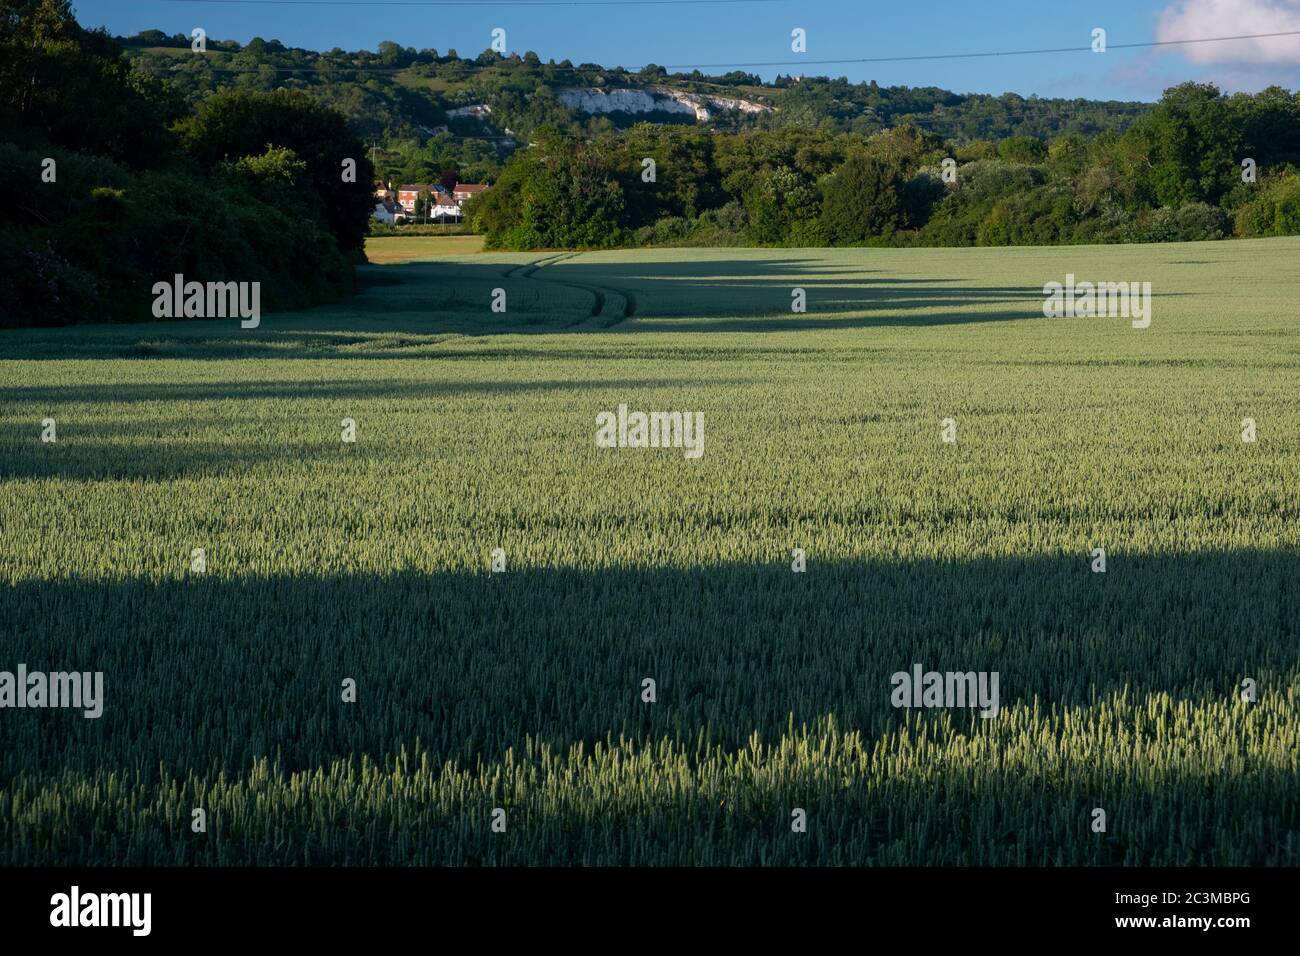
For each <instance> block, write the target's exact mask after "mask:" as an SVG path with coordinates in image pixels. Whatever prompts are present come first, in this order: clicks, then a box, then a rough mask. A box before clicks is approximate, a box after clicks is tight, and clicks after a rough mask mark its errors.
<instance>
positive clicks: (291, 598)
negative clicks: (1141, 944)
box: [0, 540, 1300, 783]
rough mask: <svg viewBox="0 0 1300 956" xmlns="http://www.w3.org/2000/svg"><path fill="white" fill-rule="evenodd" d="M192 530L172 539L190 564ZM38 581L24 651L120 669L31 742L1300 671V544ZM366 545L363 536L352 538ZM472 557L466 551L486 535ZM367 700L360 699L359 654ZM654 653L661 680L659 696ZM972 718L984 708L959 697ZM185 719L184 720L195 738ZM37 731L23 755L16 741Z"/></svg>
mask: <svg viewBox="0 0 1300 956" xmlns="http://www.w3.org/2000/svg"><path fill="white" fill-rule="evenodd" d="M193 544H194V542H190V541H184V542H177V543H176V552H177V561H178V564H179V565H180V566H185V565H187V564H188V555H189V549H190V547H191V546H192V545H193ZM205 544H207V546H208V547H209V562H210V569H211V573H210V574H209V575H206V576H203V575H193V576H190V577H188V578H184V579H179V580H164V581H148V580H134V579H133V580H124V581H114V582H104V583H101V582H96V581H91V580H82V579H77V578H70V579H66V580H55V581H41V582H36V581H32V582H23V583H20V584H18V585H16V586H11V587H6V588H5V589H4V590H3V591H0V621H2V622H3V624H2V625H0V638H2V639H3V642H4V644H5V647H6V649H7V656H6V659H7V660H8V661H10V662H12V663H16V662H25V663H26V664H27V666H28V668H29V669H32V670H37V669H42V668H46V669H51V670H66V669H76V670H87V669H96V670H102V671H104V673H105V681H106V687H107V695H108V703H107V705H106V708H105V712H104V716H103V717H102V718H101V719H99V720H84V719H82V718H80V717H74V716H72V715H68V714H53V713H49V712H39V711H9V712H7V714H6V716H5V720H4V721H3V722H2V723H0V740H3V742H4V747H3V748H2V749H3V752H4V756H2V757H0V769H2V770H3V772H0V783H3V778H4V777H5V776H6V775H7V774H10V773H12V772H13V771H14V770H15V768H16V767H18V766H19V765H20V764H22V765H28V766H31V765H32V764H36V765H39V766H41V767H42V768H43V769H45V770H51V771H52V770H55V769H59V768H63V767H71V768H73V769H78V770H91V769H93V768H95V767H99V766H103V765H112V766H116V767H118V768H119V769H125V768H134V769H138V770H141V771H142V772H148V771H149V769H150V768H151V767H156V766H157V765H158V763H159V762H160V761H162V762H165V763H168V764H173V763H180V764H182V765H185V766H193V767H202V768H218V769H220V768H224V769H227V770H231V771H234V770H238V769H240V768H246V767H247V765H248V763H249V761H250V760H251V759H252V758H254V757H257V756H265V755H275V754H279V755H280V758H281V759H282V760H283V761H284V763H285V766H287V767H289V768H303V767H311V766H316V765H319V763H320V762H321V761H322V760H325V759H328V758H330V757H332V756H347V755H349V754H359V753H385V752H395V750H396V749H397V748H398V747H400V746H401V744H402V743H403V742H409V741H411V740H413V739H414V738H416V737H418V738H419V739H420V740H421V741H422V742H423V744H424V746H426V747H427V748H428V749H429V750H430V752H431V753H432V754H434V755H435V756H436V757H437V758H438V759H440V760H442V759H465V760H469V761H471V763H472V761H473V760H474V759H475V758H476V757H477V756H478V755H481V754H483V753H492V754H499V753H501V752H504V751H505V749H507V748H509V747H511V746H519V745H520V744H521V743H522V742H523V740H524V738H525V736H529V735H531V736H534V737H538V738H541V739H543V740H549V741H552V742H554V743H555V744H556V745H557V746H568V745H569V744H571V743H574V742H578V741H585V742H587V743H588V744H594V743H595V742H598V741H601V740H604V739H606V738H607V737H608V736H609V735H611V734H613V735H615V736H618V735H625V736H627V737H629V738H633V739H640V740H647V739H651V738H654V737H659V736H665V735H666V736H670V737H674V738H676V739H680V740H687V741H689V740H694V739H696V738H697V737H698V735H699V734H700V733H702V732H703V733H706V735H707V736H708V737H709V738H710V739H712V740H714V741H717V742H720V743H722V744H725V745H727V746H741V745H743V744H744V742H745V741H746V740H747V739H748V736H749V734H750V733H752V732H753V731H756V730H757V731H758V732H760V733H761V734H764V735H768V736H771V735H775V734H780V733H781V732H782V731H783V730H785V729H786V728H787V725H788V720H789V719H790V718H791V716H792V715H793V717H794V719H795V720H796V721H812V720H815V719H818V718H819V717H821V716H822V715H825V714H828V713H830V714H834V715H835V716H836V718H837V720H838V721H839V722H840V724H841V726H844V727H848V728H855V729H860V730H862V732H863V733H864V734H865V735H866V736H867V737H868V738H870V737H873V736H876V735H878V734H880V733H882V732H884V731H885V730H887V729H889V728H891V727H896V726H897V725H898V722H899V721H901V720H904V719H906V717H907V712H906V711H905V710H898V709H895V708H894V707H892V706H891V703H890V692H891V683H890V678H891V675H892V674H894V673H895V672H898V671H906V670H908V669H909V668H910V667H911V666H912V665H913V664H916V663H920V664H922V665H924V667H925V668H926V669H927V670H929V669H934V670H941V671H948V670H958V671H971V670H973V671H997V672H998V673H999V674H1000V675H1001V677H1000V682H1001V691H1000V693H1001V705H1002V707H1004V708H1005V707H1008V706H1010V705H1012V704H1015V703H1032V702H1034V701H1037V702H1038V703H1039V704H1040V705H1041V706H1043V707H1050V706H1052V705H1057V706H1065V707H1086V706H1089V705H1090V704H1093V703H1095V702H1096V701H1097V700H1098V698H1100V697H1104V696H1106V695H1108V694H1111V693H1114V692H1119V691H1122V690H1125V689H1127V692H1128V693H1129V694H1130V695H1131V696H1132V697H1133V698H1134V699H1138V700H1141V699H1143V698H1144V697H1146V696H1148V695H1160V694H1168V695H1171V696H1172V697H1174V698H1189V699H1201V698H1213V699H1216V700H1221V699H1233V698H1235V696H1236V695H1237V693H1238V687H1239V685H1240V683H1241V681H1242V680H1243V679H1245V678H1248V677H1249V678H1252V679H1255V680H1256V681H1257V682H1258V686H1259V688H1260V693H1261V694H1284V695H1285V694H1286V693H1287V686H1286V682H1288V681H1290V682H1292V683H1294V681H1295V680H1296V676H1297V674H1298V673H1300V670H1298V668H1300V664H1298V663H1297V654H1296V648H1297V643H1298V641H1300V583H1298V582H1300V556H1298V555H1296V554H1293V553H1290V552H1281V551H1237V552H1222V553H1221V552H1214V553H1205V554H1195V555H1143V556H1132V557H1130V556H1126V555H1125V554H1124V553H1123V550H1122V549H1121V548H1115V549H1114V550H1112V552H1111V553H1110V555H1109V565H1108V570H1107V572H1106V573H1104V574H1094V573H1092V572H1091V570H1090V565H1089V558H1088V555H1087V554H1086V553H1085V554H1080V555H1077V556H1076V555H1070V556H1062V557H1058V558H1045V557H1038V558H1029V559H1021V560H1014V559H999V560H976V561H964V562H932V561H913V562H890V561H879V562H875V561H834V560H829V561H828V560H822V559H821V558H820V557H819V556H818V555H816V554H810V555H809V556H808V570H807V571H806V572H805V573H801V574H795V573H792V571H791V568H790V565H789V563H788V559H787V558H785V557H784V556H782V555H773V558H772V561H771V563H770V564H765V565H719V566H717V567H707V568H693V569H680V570H678V569H636V568H609V569H601V570H594V571H582V570H573V569H554V570H552V569H528V570H523V569H518V570H508V571H507V572H506V573H504V574H488V573H486V568H487V564H488V553H487V552H488V547H487V546H486V545H485V547H484V550H483V554H482V555H481V556H475V557H476V558H477V557H481V559H482V565H483V568H484V573H449V572H439V573H428V574H426V573H419V572H417V571H414V570H410V571H404V572H400V573H392V574H387V575H326V576H308V575H304V576H300V577H299V576H270V577H267V576H258V575H251V576H246V577H238V578H226V577H223V576H222V575H221V573H220V567H221V562H222V559H223V555H222V544H221V542H220V541H219V540H215V541H210V542H205ZM353 544H354V546H357V547H362V546H363V545H364V542H360V541H356V542H353ZM467 557H468V556H467ZM347 677H350V678H353V679H355V680H356V681H357V684H358V688H359V689H360V690H359V698H358V700H359V703H358V704H357V705H356V706H353V707H344V706H340V702H339V692H338V689H339V686H340V682H341V681H342V680H343V679H344V678H347ZM646 677H652V678H654V679H655V681H656V682H657V686H658V702H657V703H656V705H655V706H653V707H648V706H646V705H645V704H644V703H643V702H642V701H641V699H640V692H641V687H642V684H641V682H642V680H643V679H644V678H646ZM955 719H957V720H958V722H959V723H961V724H963V725H965V726H968V727H970V728H972V729H977V728H978V727H979V725H981V724H982V723H983V721H981V720H980V718H978V717H976V716H975V715H974V713H973V712H969V711H962V712H960V713H959V714H958V716H957V717H956V718H955ZM177 728H186V732H185V733H183V734H179V735H178V734H177ZM19 755H21V756H19Z"/></svg>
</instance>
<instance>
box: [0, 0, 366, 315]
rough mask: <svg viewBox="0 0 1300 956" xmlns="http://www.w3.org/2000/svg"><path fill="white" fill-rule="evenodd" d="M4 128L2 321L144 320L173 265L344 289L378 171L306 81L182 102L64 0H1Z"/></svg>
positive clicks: (289, 300)
mask: <svg viewBox="0 0 1300 956" xmlns="http://www.w3.org/2000/svg"><path fill="white" fill-rule="evenodd" d="M0 133H2V134H3V135H2V136H0V139H2V140H3V143H2V144H0V191H3V195H0V285H3V286H4V288H5V290H6V291H5V295H4V296H3V297H2V298H0V325H9V326H13V325H59V324H67V323H73V322H96V321H113V320H132V319H143V318H148V317H149V315H150V314H151V313H150V302H151V299H152V292H151V290H152V286H153V284H154V283H155V282H158V281H162V280H168V281H170V280H171V278H172V276H173V275H175V274H176V273H180V274H182V275H184V276H185V277H186V278H187V279H193V280H198V281H203V282H206V281H222V282H225V281H239V282H245V281H246V282H260V283H261V284H262V304H263V306H264V307H266V308H269V309H277V308H293V307H300V306H306V305H311V304H314V303H318V302H324V301H329V300H330V299H333V298H337V297H338V296H340V295H342V294H345V293H347V292H349V291H351V290H352V288H353V261H354V260H355V258H356V257H357V256H358V255H359V254H360V249H361V246H362V243H363V241H364V236H365V232H366V228H367V224H368V220H369V215H370V211H371V210H372V209H373V206H372V204H371V198H370V197H371V179H372V170H371V168H370V164H369V161H368V160H367V158H366V151H365V148H364V147H363V145H362V143H361V141H360V139H359V138H358V137H357V136H356V134H355V133H353V132H352V131H351V129H350V128H349V127H348V125H347V123H346V121H345V120H344V118H343V117H342V116H341V115H340V114H338V113H337V112H335V111H333V110H331V109H329V108H328V107H326V106H323V105H321V104H320V103H319V102H318V101H317V100H315V99H314V98H312V97H311V96H309V95H307V94H305V93H301V92H292V91H283V90H282V91H276V92H230V93H224V94H218V95H214V96H212V97H210V98H208V99H206V100H204V101H202V103H200V104H197V105H193V104H190V103H188V102H187V101H186V99H185V98H184V97H183V96H181V95H179V94H178V92H177V91H176V90H175V89H174V88H173V87H172V86H171V85H170V84H169V83H168V82H166V81H165V80H159V79H156V78H154V77H151V76H150V75H148V74H147V73H142V72H139V71H133V70H132V69H131V67H130V64H129V62H128V61H127V60H126V58H124V57H123V55H122V53H121V51H120V49H119V47H118V46H117V44H115V43H114V41H112V40H111V39H110V38H109V37H108V36H107V35H105V34H103V33H102V32H98V31H87V30H84V29H82V28H81V27H80V26H79V25H78V24H77V22H76V20H75V19H74V18H73V15H72V12H71V9H70V5H69V3H68V2H67V0H0ZM345 158H350V159H353V160H355V163H356V171H355V178H354V181H351V182H347V181H344V176H343V172H342V169H343V167H342V161H343V160H344V159H345Z"/></svg>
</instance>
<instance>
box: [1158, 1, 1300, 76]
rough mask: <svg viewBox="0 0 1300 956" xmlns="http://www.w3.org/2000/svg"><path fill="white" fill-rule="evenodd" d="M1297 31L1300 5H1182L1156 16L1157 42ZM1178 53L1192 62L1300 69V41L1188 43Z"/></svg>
mask: <svg viewBox="0 0 1300 956" xmlns="http://www.w3.org/2000/svg"><path fill="white" fill-rule="evenodd" d="M1288 30H1300V0H1182V2H1180V3H1171V4H1170V5H1169V6H1167V7H1165V9H1164V10H1162V11H1161V12H1160V19H1159V21H1158V22H1157V24H1156V39H1157V40H1160V41H1161V42H1167V41H1169V40H1190V39H1196V38H1198V37H1232V36H1242V35H1244V34H1254V33H1282V32H1284V31H1288ZM1166 49H1172V50H1177V51H1178V52H1179V53H1180V54H1182V55H1183V56H1185V57H1186V58H1187V59H1189V60H1191V61H1192V62H1193V63H1249V64H1263V63H1272V64H1289V65H1293V66H1294V65H1300V36H1289V37H1268V38H1266V39H1258V40H1231V41H1225V42H1221V43H1186V44H1180V45H1178V46H1177V47H1167V48H1166Z"/></svg>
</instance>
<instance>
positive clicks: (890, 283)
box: [0, 257, 1187, 359]
mask: <svg viewBox="0 0 1300 956" xmlns="http://www.w3.org/2000/svg"><path fill="white" fill-rule="evenodd" d="M538 261H539V262H542V263H543V264H540V265H538V264H536V263H534V264H526V263H523V264H521V263H516V264H513V265H512V264H506V263H501V262H496V263H491V262H476V261H464V260H456V261H446V262H443V261H436V260H434V261H417V262H408V263H399V264H393V265H383V266H366V267H362V268H361V269H360V271H359V276H360V280H361V281H360V286H361V289H362V291H361V293H360V294H359V295H356V296H354V297H352V298H350V299H348V300H345V301H344V302H341V303H336V304H333V305H330V306H322V307H320V308H317V309H312V310H308V311H304V312H293V313H280V314H268V315H266V316H264V317H263V320H262V325H261V327H259V328H258V329H255V330H241V329H240V328H239V327H238V323H237V322H234V321H229V320H227V321H222V320H195V321H192V322H188V323H177V322H171V323H141V324H138V325H130V326H115V327H104V326H79V327H76V328H74V329H54V330H51V329H40V330H22V331H18V332H14V331H8V332H4V333H0V358H14V359H59V358H140V359H150V358H188V359H231V358H250V357H267V358H284V359H325V358H376V359H379V358H411V357H428V356H429V355H431V354H437V353H438V352H439V350H440V349H441V347H442V346H443V344H444V343H445V342H446V340H447V339H448V338H449V337H450V338H452V339H454V338H457V337H461V336H494V335H507V334H508V335H535V334H548V335H554V334H556V333H572V334H575V335H581V334H590V333H616V334H623V333H639V332H664V331H673V332H700V333H704V332H754V333H762V332H791V331H801V330H850V329H870V328H875V327H879V328H888V327H902V328H907V327H928V326H941V325H973V324H988V323H1005V322H1015V321H1020V320H1025V319H1039V318H1042V309H1041V303H1042V294H1041V282H1040V281H1039V280H1038V279H1037V277H1036V278H1035V280H1034V282H1032V283H1029V284H1026V285H1025V286H1016V285H1005V284H998V285H982V284H979V283H969V284H967V283H961V282H958V281H957V280H955V279H952V278H944V277H925V278H917V277H908V276H897V275H883V274H881V273H880V271H879V270H874V269H868V268H863V269H861V270H856V269H855V270H852V271H851V272H849V271H847V270H846V268H845V267H841V266H838V265H837V266H835V267H833V268H832V267H828V266H826V265H825V264H823V263H819V262H818V261H817V260H815V259H814V260H801V259H797V258H782V259H770V260H753V259H734V258H732V259H710V260H702V261H695V260H688V261H680V262H671V261H664V262H658V261H648V262H647V261H642V262H625V263H603V262H600V261H586V260H573V259H564V260H561V261H556V262H555V263H553V264H545V262H546V257H539V260H538ZM1049 278H1050V277H1049ZM795 288H802V289H803V290H804V292H805V295H806V311H805V312H802V313H796V312H793V311H792V310H791V303H792V298H791V294H792V290H793V289H795ZM497 289H501V290H504V292H505V294H506V303H507V309H506V312H504V313H497V312H494V311H493V310H492V302H493V296H494V292H495V290H497ZM1185 294H1187V293H1181V292H1176V291H1175V292H1166V293H1162V294H1160V295H1158V296H1157V298H1165V297H1171V296H1179V295H1185Z"/></svg>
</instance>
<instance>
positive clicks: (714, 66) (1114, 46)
mask: <svg viewBox="0 0 1300 956" xmlns="http://www.w3.org/2000/svg"><path fill="white" fill-rule="evenodd" d="M166 2H182V3H199V2H204V3H206V2H219V3H236V2H245V0H166ZM267 2H276V3H279V2H284V3H291V2H292V3H308V2H317V0H267ZM330 2H341V0H330ZM350 2H352V0H350ZM356 2H360V0H356ZM366 2H380V3H382V2H393V3H397V2H399V0H366ZM439 2H443V0H439ZM447 2H450V0H447ZM548 2H559V0H548ZM571 2H575V3H577V2H582V3H596V2H597V0H571ZM601 2H603V0H601ZM637 2H645V3H668V2H686V0H637ZM700 2H703V0H700ZM716 2H723V0H716ZM745 2H768V0H745ZM772 2H780V0H772ZM1294 36H1300V30H1284V31H1280V32H1277V33H1245V34H1241V35H1239V36H1227V37H1197V38H1193V39H1185V40H1150V41H1146V42H1141V43H1111V44H1108V45H1107V47H1106V49H1107V50H1135V49H1150V48H1153V47H1166V46H1184V45H1187V44H1191V43H1227V42H1232V41H1238V40H1263V39H1269V38H1273V37H1294ZM212 52H214V53H216V52H229V53H230V55H232V56H233V55H236V54H237V53H239V52H243V51H212ZM307 52H313V51H307ZM1091 52H1092V47H1091V46H1081V47H1073V46H1067V47H1049V48H1042V49H1035V50H994V51H988V52H981V53H925V54H917V55H911V56H875V57H853V58H844V59H834V60H765V61H759V62H753V63H666V64H651V65H654V66H660V67H661V68H662V69H664V70H718V69H735V70H739V69H751V68H753V67H769V66H791V67H806V66H828V65H833V64H844V63H907V62H916V61H919V60H965V59H976V58H981V57H997V56H1035V55H1041V54H1046V53H1091ZM318 55H319V54H318ZM503 60H504V58H503ZM465 62H473V61H465ZM323 65H324V67H325V68H327V69H330V70H337V71H340V72H355V73H402V72H405V71H406V70H408V69H410V68H411V67H410V66H400V67H374V66H339V65H337V64H335V63H330V62H328V61H326V62H325V63H324V64H323ZM422 65H425V64H422ZM427 65H432V64H427ZM158 68H160V69H165V68H164V67H158ZM538 68H539V69H548V70H560V71H571V72H598V71H601V70H605V71H611V72H614V71H617V70H618V69H619V68H617V67H591V68H586V69H584V68H582V67H573V66H569V67H564V66H554V65H548V64H539V65H538ZM171 69H176V68H171ZM209 69H211V70H212V71H213V72H223V73H256V72H260V71H263V70H272V71H274V72H276V73H304V72H306V73H316V72H319V67H318V66H302V67H275V66H267V65H260V66H248V67H210V68H209ZM625 72H629V73H635V72H637V71H626V70H625Z"/></svg>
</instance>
